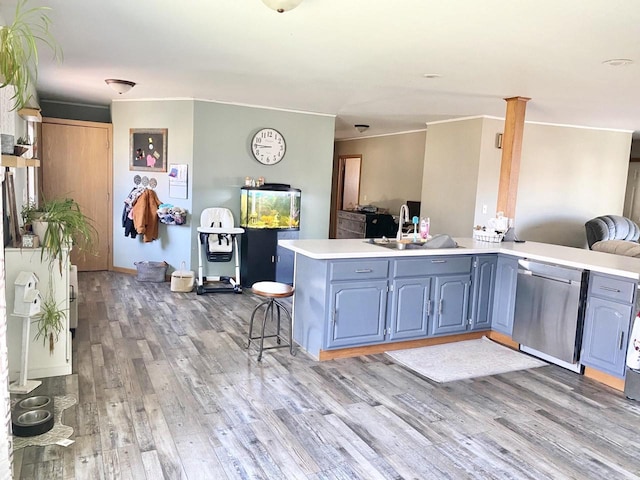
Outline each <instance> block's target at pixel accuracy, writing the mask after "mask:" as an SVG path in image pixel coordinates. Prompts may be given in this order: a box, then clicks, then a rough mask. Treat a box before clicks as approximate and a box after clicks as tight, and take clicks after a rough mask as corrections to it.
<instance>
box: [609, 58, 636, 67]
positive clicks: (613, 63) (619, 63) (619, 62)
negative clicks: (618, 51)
mask: <svg viewBox="0 0 640 480" xmlns="http://www.w3.org/2000/svg"><path fill="white" fill-rule="evenodd" d="M602 63H604V64H605V65H609V66H610V67H624V66H626V65H631V64H632V63H633V60H631V59H629V58H612V59H610V60H605V61H604V62H602Z"/></svg>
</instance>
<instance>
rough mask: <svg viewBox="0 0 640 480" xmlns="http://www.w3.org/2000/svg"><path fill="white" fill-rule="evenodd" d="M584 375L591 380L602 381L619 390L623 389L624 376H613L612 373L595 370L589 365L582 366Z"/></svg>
mask: <svg viewBox="0 0 640 480" xmlns="http://www.w3.org/2000/svg"><path fill="white" fill-rule="evenodd" d="M584 376H585V377H588V378H591V379H592V380H596V381H597V382H600V383H604V384H605V385H607V386H609V387H611V388H614V389H616V390H619V391H621V392H623V391H624V378H618V377H614V376H613V375H610V374H608V373H604V372H601V371H600V370H596V369H595V368H591V367H584Z"/></svg>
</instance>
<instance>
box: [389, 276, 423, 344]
mask: <svg viewBox="0 0 640 480" xmlns="http://www.w3.org/2000/svg"><path fill="white" fill-rule="evenodd" d="M392 291H393V296H392V297H391V308H390V310H389V314H390V322H389V323H390V324H389V339H390V340H393V341H397V340H409V339H413V338H423V337H426V336H427V333H428V327H429V316H430V315H431V310H432V308H433V307H432V303H433V302H432V301H431V278H429V277H427V278H401V279H396V280H393V283H392Z"/></svg>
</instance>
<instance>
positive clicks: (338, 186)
mask: <svg viewBox="0 0 640 480" xmlns="http://www.w3.org/2000/svg"><path fill="white" fill-rule="evenodd" d="M361 167H362V155H340V156H339V157H338V158H337V160H336V161H334V164H333V185H332V192H331V193H332V194H331V197H332V202H331V215H330V221H329V238H336V223H337V217H338V211H339V210H351V209H354V208H356V206H357V205H358V204H359V203H360V170H361Z"/></svg>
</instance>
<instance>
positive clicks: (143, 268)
mask: <svg viewBox="0 0 640 480" xmlns="http://www.w3.org/2000/svg"><path fill="white" fill-rule="evenodd" d="M133 264H134V265H135V266H136V269H137V270H138V274H137V275H136V280H138V281H139V282H157V283H160V282H164V281H165V277H166V275H167V267H168V266H169V264H168V263H167V262H149V261H146V260H145V261H143V262H134V263H133Z"/></svg>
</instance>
